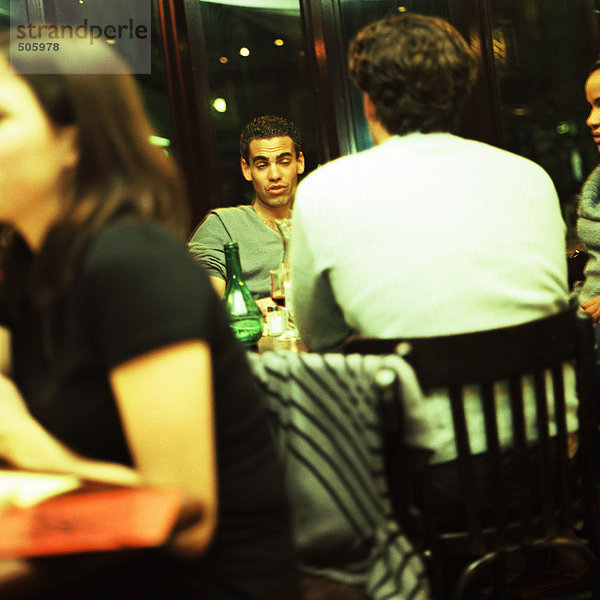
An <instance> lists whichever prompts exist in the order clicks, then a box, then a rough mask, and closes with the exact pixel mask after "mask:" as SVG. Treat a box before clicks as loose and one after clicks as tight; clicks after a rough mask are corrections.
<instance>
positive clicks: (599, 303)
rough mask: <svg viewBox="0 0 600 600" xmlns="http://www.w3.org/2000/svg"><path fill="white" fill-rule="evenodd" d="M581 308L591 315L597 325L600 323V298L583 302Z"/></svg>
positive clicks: (596, 297)
mask: <svg viewBox="0 0 600 600" xmlns="http://www.w3.org/2000/svg"><path fill="white" fill-rule="evenodd" d="M581 306H582V308H583V310H584V312H585V313H586V314H588V315H590V317H592V319H594V321H595V322H596V323H598V321H600V296H594V297H593V298H590V299H589V300H586V301H585V302H582V303H581Z"/></svg>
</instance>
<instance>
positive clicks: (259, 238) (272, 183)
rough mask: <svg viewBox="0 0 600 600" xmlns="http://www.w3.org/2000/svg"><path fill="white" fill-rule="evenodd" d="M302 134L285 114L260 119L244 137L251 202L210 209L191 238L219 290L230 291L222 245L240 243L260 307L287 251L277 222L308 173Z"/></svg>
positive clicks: (248, 127)
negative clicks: (304, 173)
mask: <svg viewBox="0 0 600 600" xmlns="http://www.w3.org/2000/svg"><path fill="white" fill-rule="evenodd" d="M301 145H302V138H301V136H300V132H299V131H298V129H297V128H296V126H295V125H294V124H293V123H292V122H291V121H288V120H287V119H284V118H283V117H276V116H272V115H266V116H262V117H258V118H256V119H254V120H253V121H251V122H250V123H248V125H246V127H244V129H243V131H242V134H241V137H240V154H241V168H242V174H243V176H244V178H245V179H246V180H247V181H249V182H251V183H252V186H253V188H254V200H253V201H252V204H250V205H241V206H233V207H228V208H218V209H215V210H211V211H210V212H209V213H208V215H207V216H206V217H205V218H204V220H203V221H202V223H200V225H199V226H198V228H197V229H196V231H195V232H194V234H193V235H192V237H191V239H190V241H189V249H190V252H191V253H192V256H193V257H194V258H195V259H196V260H197V261H198V262H200V263H202V264H203V265H204V266H205V267H206V268H207V269H208V272H209V275H210V280H211V282H212V284H213V287H214V288H215V290H216V291H217V293H218V294H219V295H220V296H222V295H223V293H224V291H225V284H226V280H227V272H226V269H225V254H224V251H223V244H225V243H226V242H237V243H238V245H239V248H240V262H241V263H242V272H243V275H244V280H245V282H246V285H247V286H248V288H249V289H250V291H251V292H252V295H253V296H254V299H255V300H258V304H259V306H260V307H261V309H264V308H265V306H266V305H268V304H272V301H271V299H270V297H269V296H270V290H271V287H270V285H271V284H270V278H269V270H271V269H276V268H277V267H278V266H279V263H280V262H281V258H282V255H283V241H282V238H281V234H280V233H279V231H278V229H277V226H276V225H275V221H277V220H278V219H288V218H290V216H291V210H292V201H293V198H294V194H295V192H296V186H297V184H298V175H300V174H302V173H303V172H304V155H303V154H302V151H301V149H300V148H301Z"/></svg>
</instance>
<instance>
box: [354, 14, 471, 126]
mask: <svg viewBox="0 0 600 600" xmlns="http://www.w3.org/2000/svg"><path fill="white" fill-rule="evenodd" d="M349 68H350V74H351V77H352V80H353V81H354V83H355V84H356V86H357V87H358V88H359V89H360V90H362V91H363V92H366V94H367V95H368V96H369V98H370V99H371V101H372V102H373V104H374V106H375V111H376V115H377V119H378V120H379V121H380V122H381V124H382V125H383V126H384V127H385V129H386V130H387V131H388V132H389V133H391V134H397V135H405V134H407V133H410V132H412V131H421V132H422V133H431V132H433V131H450V130H452V129H453V128H454V127H455V125H456V120H457V117H458V114H459V113H460V109H461V108H462V106H463V103H464V101H465V99H466V97H467V95H468V94H469V92H470V91H471V89H472V88H473V85H474V84H475V81H476V79H477V58H476V56H475V54H474V52H473V51H472V50H471V49H470V48H469V46H468V45H467V43H466V42H465V40H464V39H463V38H462V37H461V35H460V34H459V33H458V31H456V29H455V28H454V27H452V25H450V24H449V23H448V22H447V21H444V20H443V19H440V18H438V17H429V16H425V15H418V14H403V15H398V16H394V17H388V18H386V19H382V20H381V21H377V22H375V23H372V24H370V25H367V26H366V27H364V28H363V29H361V30H360V31H359V32H358V34H357V35H356V37H355V38H354V40H353V41H352V42H351V44H350V48H349Z"/></svg>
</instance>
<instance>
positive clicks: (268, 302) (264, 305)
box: [256, 298, 277, 318]
mask: <svg viewBox="0 0 600 600" xmlns="http://www.w3.org/2000/svg"><path fill="white" fill-rule="evenodd" d="M256 304H257V305H258V308H260V312H261V313H262V316H263V317H265V318H266V316H267V312H268V308H269V306H277V304H275V302H273V300H272V299H271V298H259V299H258V300H257V301H256Z"/></svg>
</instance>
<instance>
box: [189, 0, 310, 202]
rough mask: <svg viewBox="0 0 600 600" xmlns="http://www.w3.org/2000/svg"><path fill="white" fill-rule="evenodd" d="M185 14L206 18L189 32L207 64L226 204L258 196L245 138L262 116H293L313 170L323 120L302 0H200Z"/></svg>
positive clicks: (194, 57) (199, 58)
mask: <svg viewBox="0 0 600 600" xmlns="http://www.w3.org/2000/svg"><path fill="white" fill-rule="evenodd" d="M186 13H187V18H188V20H189V21H190V22H191V20H192V17H194V22H195V23H199V24H200V26H199V27H197V28H192V29H191V30H190V31H189V35H190V36H191V47H192V48H198V49H200V50H199V51H198V52H192V56H191V59H192V61H193V62H194V63H197V64H198V65H200V64H201V63H202V66H203V67H204V66H206V69H207V70H208V87H209V95H210V103H211V116H212V122H213V124H214V128H215V134H216V135H215V137H216V142H217V154H218V162H219V169H220V177H221V182H222V197H223V201H224V202H223V204H224V205H226V206H231V205H237V204H248V203H250V202H251V201H252V186H251V185H249V184H248V182H246V181H245V180H244V179H243V177H242V175H241V172H240V153H239V137H240V133H241V131H242V128H243V127H244V126H245V125H246V124H247V123H249V122H250V121H251V120H252V119H253V118H255V117H257V116H260V115H264V114H275V115H280V116H283V117H286V118H288V119H290V120H291V121H293V122H294V123H295V124H296V126H297V127H298V129H299V130H300V132H301V134H302V138H303V151H304V156H305V158H306V163H307V168H306V172H307V173H308V172H309V171H311V170H312V169H314V168H315V167H316V163H317V157H316V154H317V142H316V133H315V129H314V123H315V121H316V119H315V116H314V115H313V112H312V101H311V86H310V82H309V77H308V72H307V70H308V68H307V64H306V57H305V54H306V53H305V50H304V36H303V30H302V18H301V14H300V1H299V0H277V1H276V2H264V1H262V0H258V1H255V0H249V1H240V2H235V3H232V4H228V3H226V2H223V1H219V0H201V1H200V2H198V3H194V4H191V3H190V4H189V5H188V7H187V8H186ZM200 53H202V54H203V55H205V56H200V55H199V54H200ZM204 63H205V65H204ZM198 72H200V69H198ZM198 143H202V141H201V140H199V142H198Z"/></svg>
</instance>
